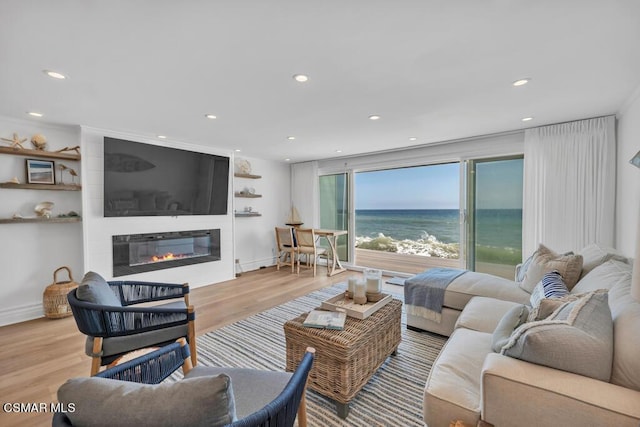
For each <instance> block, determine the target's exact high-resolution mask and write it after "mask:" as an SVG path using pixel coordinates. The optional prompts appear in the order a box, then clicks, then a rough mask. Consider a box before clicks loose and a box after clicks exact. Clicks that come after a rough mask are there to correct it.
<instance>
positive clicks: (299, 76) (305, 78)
mask: <svg viewBox="0 0 640 427" xmlns="http://www.w3.org/2000/svg"><path fill="white" fill-rule="evenodd" d="M293 79H294V80H295V81H297V82H300V83H304V82H306V81H308V80H309V76H307V75H306V74H294V75H293Z"/></svg>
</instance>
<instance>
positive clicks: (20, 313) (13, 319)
mask: <svg viewBox="0 0 640 427" xmlns="http://www.w3.org/2000/svg"><path fill="white" fill-rule="evenodd" d="M43 316H44V310H43V308H42V303H37V304H29V305H23V306H20V307H11V308H8V309H4V310H0V326H5V325H12V324H14V323H20V322H26V321H27V320H33V319H38V318H40V317H43Z"/></svg>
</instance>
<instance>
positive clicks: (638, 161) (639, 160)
mask: <svg viewBox="0 0 640 427" xmlns="http://www.w3.org/2000/svg"><path fill="white" fill-rule="evenodd" d="M629 163H631V164H632V165H633V166H635V167H637V168H640V151H638V152H637V153H636V155H635V156H633V157H632V158H631V160H629Z"/></svg>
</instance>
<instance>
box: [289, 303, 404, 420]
mask: <svg viewBox="0 0 640 427" xmlns="http://www.w3.org/2000/svg"><path fill="white" fill-rule="evenodd" d="M401 314H402V301H399V300H397V299H394V300H391V301H390V302H389V303H388V304H387V305H385V306H384V307H382V308H381V309H379V310H378V311H376V312H375V313H373V314H372V315H371V316H369V317H368V318H366V319H364V320H358V319H355V318H353V317H347V320H346V322H345V326H344V330H342V331H335V330H329V329H315V328H308V327H305V326H302V322H304V319H306V317H307V313H304V314H302V315H300V316H298V317H296V318H295V319H292V320H289V321H287V322H286V323H285V324H284V335H285V338H286V341H287V371H289V372H293V371H295V369H296V367H297V366H298V363H300V360H302V356H303V355H304V352H305V349H306V348H307V347H309V346H310V347H313V348H315V349H316V356H315V359H314V362H313V368H312V369H311V372H310V373H309V379H308V382H307V385H308V386H309V387H310V388H312V389H313V390H315V391H317V392H318V393H320V394H322V395H323V396H326V397H328V398H330V399H332V400H334V401H335V403H336V412H337V413H338V416H340V417H341V418H346V417H347V415H348V414H349V402H350V401H351V400H352V399H353V398H354V396H355V395H356V394H357V393H358V392H359V391H360V390H361V389H362V387H364V385H365V384H366V383H367V381H369V379H370V378H371V377H372V376H373V374H374V373H375V372H376V370H377V369H378V368H379V367H380V366H381V365H382V363H384V361H385V360H386V359H387V357H388V356H389V355H391V354H395V352H396V351H397V349H398V345H399V344H400V336H401V327H400V317H401Z"/></svg>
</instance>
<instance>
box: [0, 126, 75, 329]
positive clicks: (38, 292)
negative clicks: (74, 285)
mask: <svg viewBox="0 0 640 427" xmlns="http://www.w3.org/2000/svg"><path fill="white" fill-rule="evenodd" d="M14 132H16V133H17V134H18V135H19V136H20V137H21V138H29V139H31V137H32V136H33V135H34V134H36V133H41V134H43V135H44V136H45V137H46V138H47V140H48V146H47V151H55V150H58V149H61V148H64V147H66V146H75V145H78V144H79V129H78V128H77V127H71V126H55V125H49V124H43V123H42V122H40V121H36V120H16V119H9V118H2V117H0V137H2V138H11V137H12V135H13V133H14ZM0 145H2V146H8V145H6V144H5V143H4V142H2V143H0ZM24 147H25V148H33V147H32V146H31V143H30V142H29V141H28V140H27V142H26V143H25V144H24ZM27 158H28V157H23V156H11V155H4V154H0V182H5V181H8V180H9V179H11V178H13V177H14V176H16V177H18V179H20V182H22V183H25V182H26V171H25V168H26V159H27ZM54 162H55V163H56V164H60V163H63V164H65V165H67V166H69V167H73V168H74V169H76V170H78V172H80V170H79V168H78V164H77V162H75V161H67V160H55V159H54ZM80 175H82V174H80ZM68 177H69V175H67V176H66V178H67V179H68ZM58 178H59V174H58V173H56V180H57V179H58ZM65 182H66V180H65ZM76 182H77V181H76ZM80 182H82V176H80ZM42 201H51V202H54V203H55V205H54V207H53V215H58V214H60V213H68V212H69V211H70V210H74V211H76V212H78V213H80V214H82V212H81V208H82V204H81V193H80V192H79V191H46V190H15V189H4V188H0V218H10V217H11V216H12V215H13V214H14V213H16V212H19V213H20V214H22V215H23V216H25V217H29V216H35V213H34V211H33V208H34V207H35V205H36V204H38V203H40V202H42ZM61 266H68V267H69V268H70V269H71V271H72V273H73V275H74V276H73V278H74V279H75V280H76V281H79V280H80V279H81V278H82V274H83V273H82V224H81V223H67V224H55V223H48V224H47V223H31V224H29V223H27V224H0V272H2V282H1V285H0V325H6V324H10V323H16V322H20V321H24V320H29V319H33V318H37V317H41V316H43V315H44V311H43V309H42V293H43V292H44V290H45V288H46V287H47V286H48V285H50V284H51V283H53V272H54V271H55V270H56V269H57V268H58V267H61ZM58 280H67V275H66V272H64V271H63V272H61V273H59V275H58ZM51 321H52V322H53V321H55V320H51Z"/></svg>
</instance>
